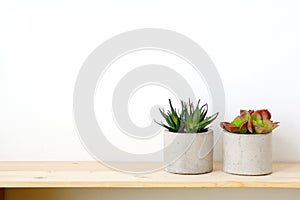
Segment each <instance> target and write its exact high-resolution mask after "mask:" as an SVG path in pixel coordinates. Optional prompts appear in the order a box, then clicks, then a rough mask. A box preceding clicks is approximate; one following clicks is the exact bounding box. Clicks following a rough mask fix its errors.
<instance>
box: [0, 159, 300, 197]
mask: <svg viewBox="0 0 300 200" xmlns="http://www.w3.org/2000/svg"><path fill="white" fill-rule="evenodd" d="M143 164H147V163H143ZM221 169H222V166H221V163H215V164H214V171H213V172H212V173H208V174H202V175H176V174H170V173H167V172H164V171H157V172H154V173H151V174H143V175H132V174H125V173H121V172H117V171H113V170H111V169H109V168H107V167H104V166H102V165H101V164H99V163H97V162H0V200H3V199H4V193H5V189H6V188H107V187H109V188H174V187H175V188H188V187H192V188H202V187H260V188H300V163H274V164H273V173H272V174H271V175H267V176H237V175H231V174H226V173H224V172H222V170H221Z"/></svg>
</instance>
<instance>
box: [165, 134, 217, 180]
mask: <svg viewBox="0 0 300 200" xmlns="http://www.w3.org/2000/svg"><path fill="white" fill-rule="evenodd" d="M213 141H214V139H213V131H212V130H208V131H207V132H203V133H173V132H169V131H165V133H164V145H165V148H164V161H165V164H166V168H165V170H166V171H167V172H170V173H175V174H203V173H207V172H211V171H212V170H213Z"/></svg>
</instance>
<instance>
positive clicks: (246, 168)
mask: <svg viewBox="0 0 300 200" xmlns="http://www.w3.org/2000/svg"><path fill="white" fill-rule="evenodd" d="M223 170H224V172H227V173H230V174H237V175H267V174H271V173H272V133H268V134H238V133H229V132H227V131H224V138H223Z"/></svg>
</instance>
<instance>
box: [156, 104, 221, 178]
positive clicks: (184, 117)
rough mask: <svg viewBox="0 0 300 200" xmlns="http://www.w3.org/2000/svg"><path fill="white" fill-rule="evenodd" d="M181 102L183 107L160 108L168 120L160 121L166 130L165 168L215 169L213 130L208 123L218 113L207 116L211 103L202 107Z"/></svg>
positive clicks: (191, 171)
mask: <svg viewBox="0 0 300 200" xmlns="http://www.w3.org/2000/svg"><path fill="white" fill-rule="evenodd" d="M199 103H200V100H199V101H198V103H197V105H196V106H194V105H193V103H191V102H190V101H189V102H188V103H186V102H183V101H181V110H176V109H174V108H173V106H172V103H171V100H169V104H170V110H168V111H167V112H165V111H164V110H163V109H159V111H160V113H161V115H162V116H163V118H164V119H165V121H166V124H164V123H162V122H156V123H158V124H159V125H161V126H162V127H164V128H166V129H167V130H165V131H164V163H165V165H166V167H165V170H166V171H167V172H170V173H176V174H203V173H208V172H211V171H212V170H213V130H212V129H209V128H208V126H209V125H210V124H211V123H212V122H213V121H214V120H215V119H216V118H217V116H218V113H215V114H213V115H211V116H209V117H208V116H207V112H208V105H207V104H204V105H203V106H201V107H200V105H199Z"/></svg>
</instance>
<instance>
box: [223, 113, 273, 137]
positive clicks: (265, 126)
mask: <svg viewBox="0 0 300 200" xmlns="http://www.w3.org/2000/svg"><path fill="white" fill-rule="evenodd" d="M220 125H221V127H222V128H223V129H224V130H226V131H229V132H231V133H270V132H272V131H273V130H274V129H275V128H276V127H278V126H279V122H273V121H271V113H270V112H269V111H268V110H266V109H264V110H256V111H254V110H240V115H239V116H237V117H236V118H235V119H234V120H233V121H232V122H230V123H229V122H221V124H220Z"/></svg>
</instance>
